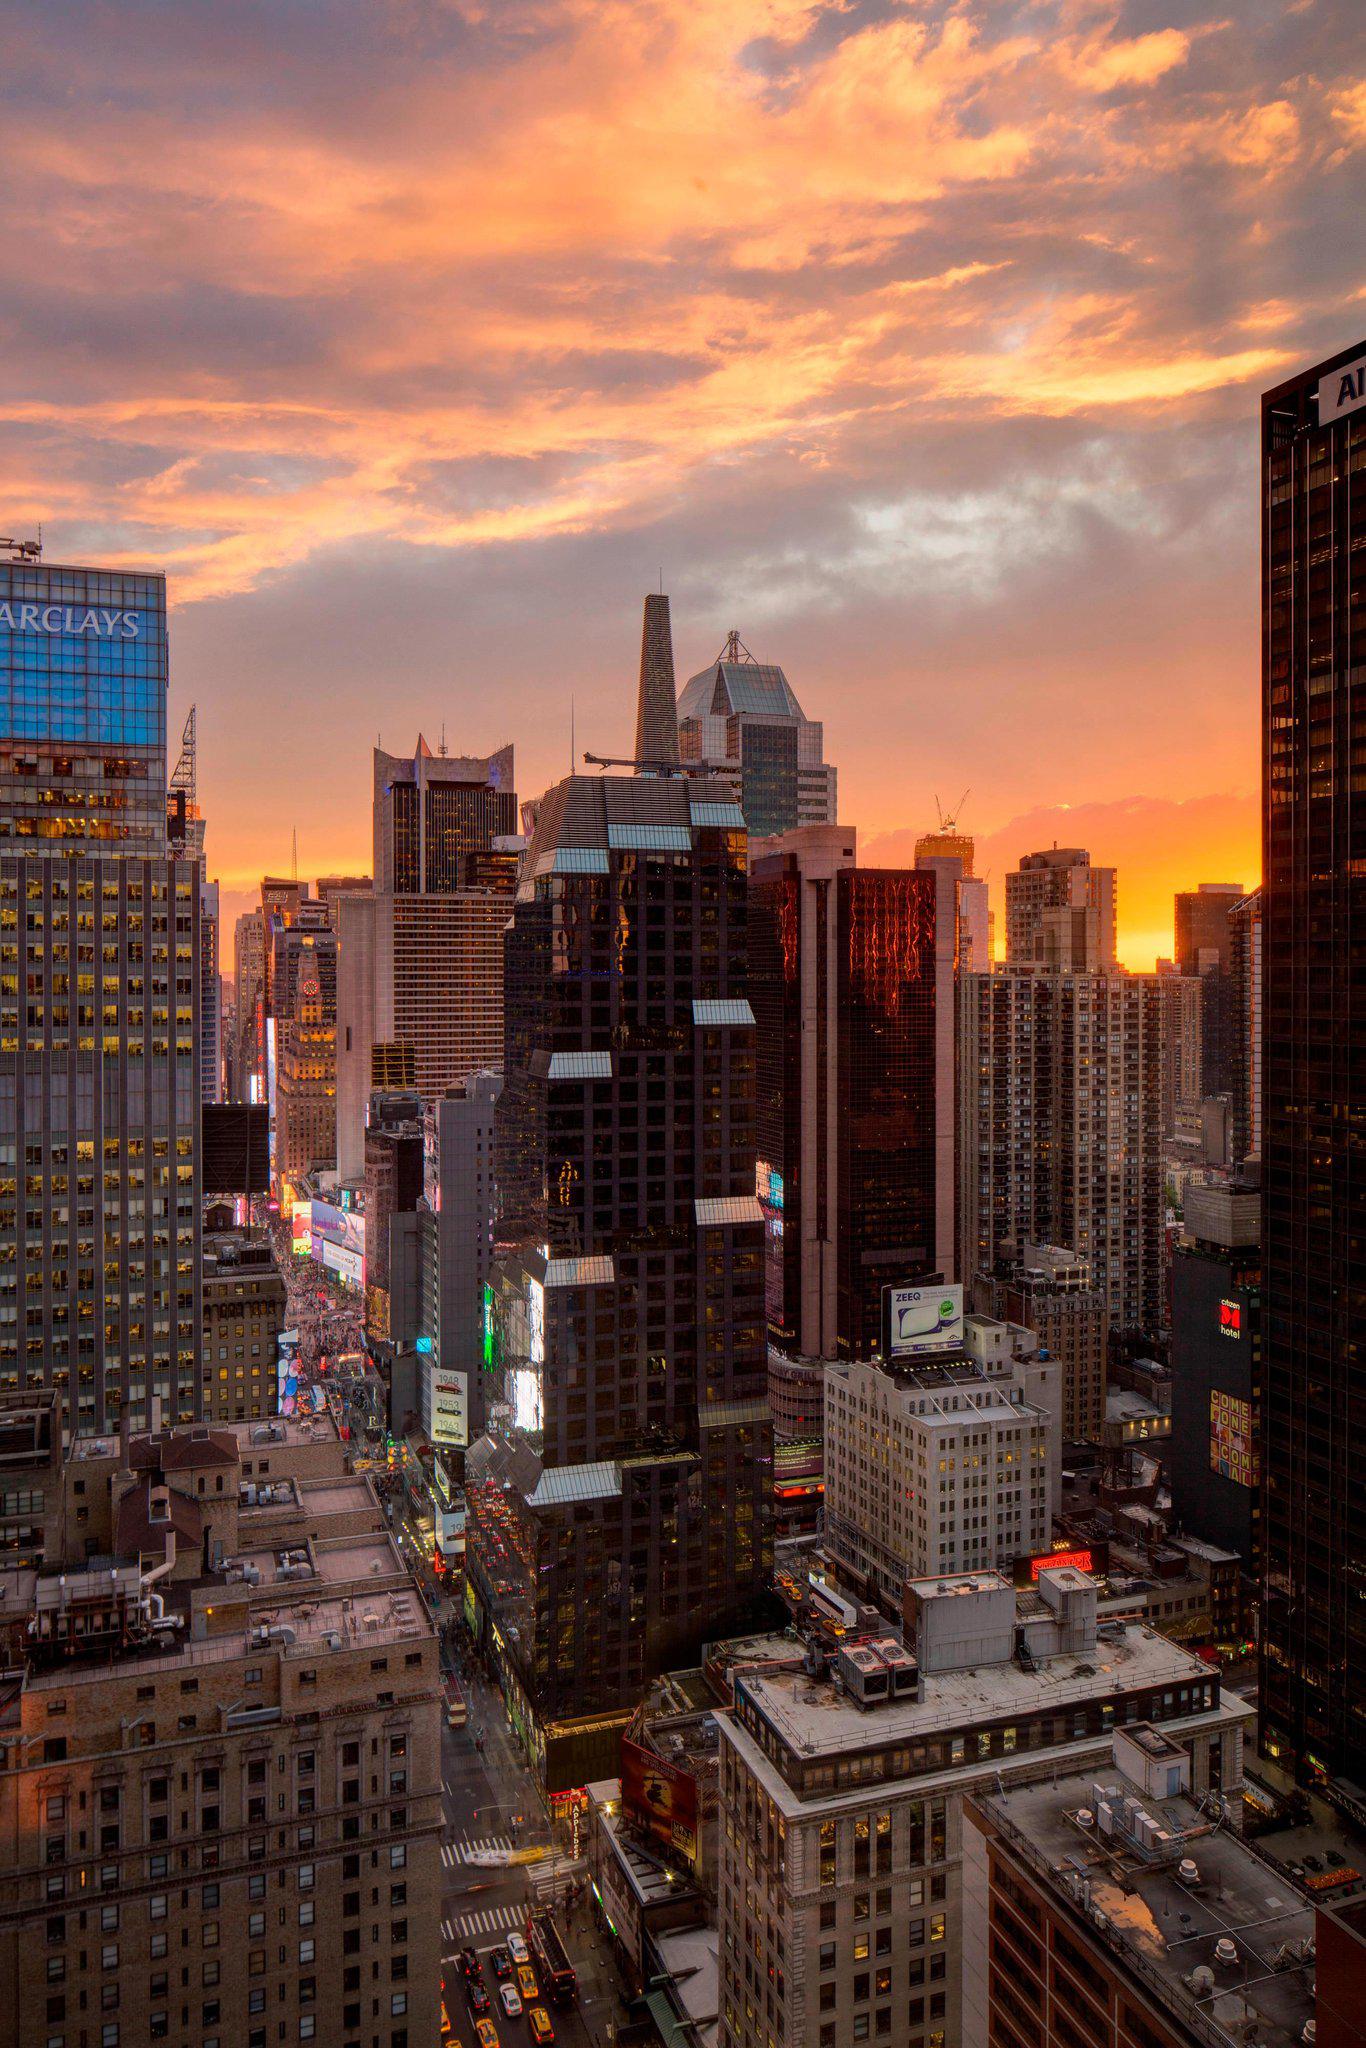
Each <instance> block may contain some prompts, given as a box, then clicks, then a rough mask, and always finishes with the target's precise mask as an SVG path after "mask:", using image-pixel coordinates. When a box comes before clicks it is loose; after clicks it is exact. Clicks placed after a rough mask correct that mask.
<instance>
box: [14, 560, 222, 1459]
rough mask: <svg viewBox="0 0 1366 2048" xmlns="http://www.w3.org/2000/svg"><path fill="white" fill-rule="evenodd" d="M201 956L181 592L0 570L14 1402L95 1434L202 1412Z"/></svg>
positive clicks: (42, 570) (78, 573) (128, 580)
mask: <svg viewBox="0 0 1366 2048" xmlns="http://www.w3.org/2000/svg"><path fill="white" fill-rule="evenodd" d="M199 947H200V896H199V869H198V863H197V862H196V861H195V860H194V859H175V858H172V857H171V856H170V855H169V854H168V851H167V811H166V589H165V581H164V578H162V577H161V576H157V575H131V574H124V573H123V572H120V571H112V570H102V569H97V568H68V567H60V566H57V565H55V564H54V565H47V564H43V563H41V562H39V561H37V560H35V559H19V560H11V561H5V562H0V1177H3V1185H0V1389H4V1388H8V1387H20V1386H33V1385H52V1386H56V1387H60V1388H62V1389H63V1391H64V1392H65V1394H66V1400H67V1413H68V1425H69V1426H70V1427H71V1428H73V1429H76V1430H105V1429H109V1428H112V1427H116V1426H117V1424H118V1423H119V1421H120V1420H121V1419H122V1418H123V1417H125V1416H127V1417H128V1418H129V1420H130V1421H131V1422H132V1423H134V1424H139V1423H145V1422H146V1421H147V1420H148V1419H149V1417H150V1414H151V1405H152V1402H153V1400H154V1399H157V1398H159V1399H160V1400H161V1402H162V1404H163V1412H164V1413H165V1414H166V1415H167V1417H168V1419H169V1418H174V1417H183V1418H184V1419H186V1420H189V1419H191V1418H192V1417H194V1416H195V1415H196V1414H197V1413H198V1412H199V1410H198V1404H199V1401H200V1396H201V1387H200V1282H199V1241H200V1218H199V1194H200V1187H199V1146H200V1133H199V1108H200V1073H199V1063H198V1062H199V1026H200V1007H199V1006H200V998H201V988H200V973H199ZM6 1189H7V1192H5V1190H6ZM5 1304H8V1306H5Z"/></svg>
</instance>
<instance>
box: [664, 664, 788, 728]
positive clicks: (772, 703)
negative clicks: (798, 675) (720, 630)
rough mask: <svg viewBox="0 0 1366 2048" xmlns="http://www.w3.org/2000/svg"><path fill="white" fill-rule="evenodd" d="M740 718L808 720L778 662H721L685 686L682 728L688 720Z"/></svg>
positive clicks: (681, 703) (680, 715)
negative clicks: (711, 717) (713, 717)
mask: <svg viewBox="0 0 1366 2048" xmlns="http://www.w3.org/2000/svg"><path fill="white" fill-rule="evenodd" d="M737 714H739V715H741V716H744V715H748V716H749V717H751V718H764V719H773V718H776V719H781V720H784V721H786V720H788V719H791V720H793V721H794V722H802V721H803V720H804V717H805V714H804V713H803V711H802V707H801V705H800V704H799V703H798V702H797V693H796V691H795V690H794V689H793V687H792V685H791V683H789V682H788V680H787V677H786V676H785V675H784V674H783V671H782V670H781V669H780V668H779V667H778V666H777V664H776V662H768V661H754V660H750V661H725V660H718V661H714V662H713V663H712V664H711V666H710V668H704V669H699V670H698V673H697V674H696V675H695V676H690V677H689V678H688V680H687V682H686V683H685V684H684V685H683V690H682V693H681V695H680V696H679V699H678V719H679V723H680V724H681V723H682V722H683V720H684V719H685V718H706V717H710V716H716V717H722V718H729V717H734V716H736V715H737Z"/></svg>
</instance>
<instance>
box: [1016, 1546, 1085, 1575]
mask: <svg viewBox="0 0 1366 2048" xmlns="http://www.w3.org/2000/svg"><path fill="white" fill-rule="evenodd" d="M1068 1565H1071V1566H1072V1567H1074V1569H1075V1570H1077V1571H1079V1572H1089V1571H1090V1570H1091V1569H1092V1565H1091V1553H1090V1551H1089V1550H1054V1551H1050V1553H1049V1555H1048V1556H1047V1557H1031V1558H1030V1560H1029V1576H1030V1578H1031V1579H1037V1578H1038V1576H1039V1573H1040V1572H1055V1571H1062V1570H1064V1569H1065V1568H1066V1567H1067V1566H1068Z"/></svg>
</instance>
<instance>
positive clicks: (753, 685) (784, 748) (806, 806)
mask: <svg viewBox="0 0 1366 2048" xmlns="http://www.w3.org/2000/svg"><path fill="white" fill-rule="evenodd" d="M824 731H825V729H824V727H823V726H822V725H821V723H820V721H819V719H812V718H808V717H807V716H806V713H805V712H804V711H803V710H802V707H801V705H800V704H799V703H798V702H797V694H796V691H795V690H794V689H793V688H792V685H791V684H790V683H789V682H788V680H787V677H786V676H785V675H784V674H783V672H782V670H781V669H780V668H778V667H777V666H776V665H775V664H774V663H771V662H761V661H756V660H755V659H754V656H753V655H752V654H751V653H750V651H749V649H748V648H747V647H745V646H742V645H741V641H740V636H739V634H738V633H731V634H730V635H729V636H728V637H727V640H726V644H725V646H724V648H723V649H722V650H721V653H720V654H719V655H718V657H717V659H716V660H715V661H714V662H713V663H712V664H711V666H710V668H704V669H702V670H701V671H700V672H699V673H698V674H697V675H695V676H693V677H691V678H690V680H689V681H688V682H687V683H685V684H684V686H683V694H682V696H681V697H680V698H679V700H678V749H679V753H680V755H681V757H682V759H683V761H684V763H685V764H691V765H693V766H695V767H699V768H704V769H705V770H706V772H707V773H708V774H709V775H713V776H717V777H719V778H721V779H722V780H723V781H725V782H727V783H729V785H730V787H731V789H732V791H733V792H734V795H735V800H736V802H737V803H738V804H739V806H740V808H741V810H742V811H743V812H744V814H745V824H746V825H747V826H748V828H749V832H750V835H751V837H753V838H757V839H765V838H769V837H771V835H772V834H773V833H775V832H790V831H792V830H793V828H794V827H795V826H797V825H833V824H834V823H835V816H836V812H835V770H834V769H833V768H832V767H831V766H830V764H829V763H828V762H827V761H826V760H825V759H824V758H823V747H824Z"/></svg>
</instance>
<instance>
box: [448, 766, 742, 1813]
mask: <svg viewBox="0 0 1366 2048" xmlns="http://www.w3.org/2000/svg"><path fill="white" fill-rule="evenodd" d="M745 868H746V842H745V830H744V823H743V818H742V816H741V813H740V811H739V808H738V806H737V805H736V804H735V802H734V800H733V798H732V796H731V793H730V791H729V790H728V789H727V788H726V787H725V786H724V785H717V784H715V783H712V782H709V781H706V780H702V779H696V780H689V779H687V778H685V777H682V776H667V775H665V776H658V777H655V778H649V777H646V776H643V775H642V776H636V777H635V778H625V777H604V778H592V779H590V778H587V777H581V776H571V777H570V778H569V779H568V780H566V781H564V782H561V783H560V784H558V785H557V787H555V788H554V789H552V790H550V791H549V793H548V794H547V795H546V797H545V798H544V799H543V801H542V803H541V805H540V808H539V812H538V816H537V820H536V826H535V831H534V834H533V837H532V840H531V845H530V847H529V849H528V853H527V858H526V864H525V867H524V871H523V879H522V882H521V884H520V886H519V889H518V895H517V901H516V907H515V911H514V914H513V920H512V923H511V926H510V928H509V931H508V935H507V982H506V987H507V1002H506V1020H505V1022H506V1067H505V1076H506V1078H505V1083H504V1090H503V1095H502V1099H501V1101H500V1103H499V1109H498V1129H499V1160H500V1170H499V1186H500V1191H501V1194H502V1198H503V1204H504V1214H503V1218H502V1222H501V1224H500V1236H503V1237H505V1238H506V1239H507V1241H508V1249H507V1250H506V1251H505V1252H503V1253H501V1254H500V1255H499V1256H498V1257H497V1259H496V1260H495V1263H494V1267H493V1272H492V1277H491V1280H490V1286H489V1296H488V1303H487V1325H486V1331H487V1334H486V1344H487V1359H488V1367H489V1372H490V1375H491V1377H490V1380H489V1390H490V1397H491V1398H492V1399H493V1400H495V1401H496V1402H497V1403H498V1406H497V1408H496V1409H495V1411H494V1415H493V1425H492V1427H491V1430H490V1434H489V1435H487V1436H486V1437H484V1438H482V1439H481V1440H480V1442H479V1443H478V1444H476V1445H474V1446H472V1447H471V1449H470V1451H469V1453H468V1456H467V1458H466V1464H465V1474H466V1488H467V1493H468V1497H469V1506H470V1518H471V1520H470V1528H471V1555H470V1559H469V1583H470V1585H471V1588H472V1591H473V1594H474V1596H475V1598H476V1600H477V1603H478V1613H479V1617H480V1626H481V1628H482V1630H483V1632H484V1635H485V1639H486V1640H487V1641H488V1642H489V1644H490V1645H491V1647H492V1649H493V1651H494V1654H495V1656H496V1658H497V1660H498V1663H499V1668H500V1673H501V1676H502V1681H503V1685H504V1689H505V1692H506V1694H507V1696H508V1698H509V1700H510V1702H512V1704H513V1711H514V1714H515V1716H516V1717H517V1718H518V1719H519V1721H520V1722H521V1723H522V1725H523V1726H524V1727H526V1728H527V1731H528V1736H529V1740H531V1742H532V1746H533V1749H534V1753H535V1754H536V1755H537V1757H538V1760H539V1761H540V1764H541V1767H542V1769H543V1770H544V1773H545V1781H546V1784H547V1788H548V1790H550V1791H551V1792H552V1793H554V1792H555V1791H557V1790H559V1789H561V1788H562V1787H564V1786H566V1785H577V1784H580V1783H582V1782H583V1773H584V1771H585V1770H586V1769H589V1768H590V1766H591V1765H592V1764H593V1763H594V1762H595V1761H596V1758H595V1757H589V1755H588V1754H587V1751H586V1750H585V1748H584V1746H583V1743H584V1741H586V1740H587V1737H586V1736H585V1735H583V1729H584V1718H585V1717H591V1716H602V1717H608V1718H605V1719H604V1720H602V1721H600V1722H599V1723H598V1724H597V1726H598V1730H599V1734H600V1735H601V1737H602V1761H603V1762H604V1763H606V1762H610V1759H611V1754H612V1748H613V1741H612V1731H613V1728H614V1727H615V1729H616V1731H617V1732H619V1729H620V1725H621V1723H622V1722H623V1721H624V1718H625V1716H626V1715H627V1714H628V1712H629V1711H630V1710H631V1708H633V1707H634V1706H635V1704H636V1702H637V1701H638V1699H639V1697H640V1695H641V1692H642V1690H643V1688H644V1686H645V1684H646V1682H647V1681H648V1679H649V1678H651V1677H652V1676H653V1675H655V1674H656V1673H657V1672H659V1671H661V1670H665V1669H667V1668H669V1666H670V1665H671V1664H674V1663H676V1662H678V1661H679V1660H680V1659H684V1658H688V1657H691V1656H693V1655H695V1654H696V1651H697V1648H698V1646H699V1644H700V1642H701V1641H702V1639H703V1638H704V1637H710V1636H715V1635H718V1634H723V1633H725V1631H726V1629H727V1628H730V1627H732V1626H735V1625H744V1623H746V1622H747V1621H748V1620H749V1619H751V1618H752V1616H753V1614H754V1611H755V1609H756V1606H757V1603H758V1602H759V1600H760V1598H761V1596H762V1594H763V1591H764V1589H765V1587H766V1585H767V1582H768V1578H769V1574H770V1572H771V1567H772V1542H771V1520H770V1518H771V1487H772V1469H771V1447H770V1429H769V1423H768V1408H767V1400H766V1395H765V1346H764V1321H763V1270H762V1264H763V1261H762V1246H763V1218H762V1214H761V1211H760V1208H759V1204H758V1202H757V1201H756V1199H755V1195H754V1019H753V1014H752V1012H751V1009H750V1005H749V1002H748V1000H747V999H746V995H745V986H746V900H745V896H746V873H745ZM614 1716H615V1717H617V1718H616V1720H615V1721H613V1720H612V1719H611V1718H610V1717H614ZM568 1722H572V1723H574V1724H575V1728H576V1729H577V1731H578V1733H577V1734H574V1735H573V1736H572V1739H571V1735H570V1732H568V1731H566V1730H565V1729H564V1726H563V1724H565V1723H568ZM532 1724H534V1728H533V1725H532ZM580 1738H582V1739H580ZM575 1743H577V1744H578V1747H577V1748H576V1747H575V1746H574V1745H575ZM566 1771H568V1772H571V1773H577V1775H569V1776H565V1775H564V1773H565V1772H566Z"/></svg>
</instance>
